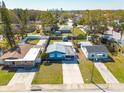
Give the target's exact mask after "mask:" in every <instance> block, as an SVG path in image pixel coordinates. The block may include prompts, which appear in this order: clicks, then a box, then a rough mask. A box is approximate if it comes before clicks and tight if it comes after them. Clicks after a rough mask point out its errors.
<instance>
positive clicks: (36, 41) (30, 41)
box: [26, 39, 39, 44]
mask: <svg viewBox="0 0 124 93" xmlns="http://www.w3.org/2000/svg"><path fill="white" fill-rule="evenodd" d="M26 42H27V43H28V44H37V43H38V42H39V39H28V40H27V41H26Z"/></svg>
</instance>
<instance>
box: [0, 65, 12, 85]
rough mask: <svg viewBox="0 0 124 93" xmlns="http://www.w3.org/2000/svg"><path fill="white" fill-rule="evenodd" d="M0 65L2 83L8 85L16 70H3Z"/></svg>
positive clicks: (0, 82)
mask: <svg viewBox="0 0 124 93" xmlns="http://www.w3.org/2000/svg"><path fill="white" fill-rule="evenodd" d="M2 68H3V67H2V66H0V85H7V84H8V83H9V81H10V80H11V79H12V77H13V75H14V72H9V71H8V70H3V69H2Z"/></svg>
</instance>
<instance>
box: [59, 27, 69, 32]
mask: <svg viewBox="0 0 124 93" xmlns="http://www.w3.org/2000/svg"><path fill="white" fill-rule="evenodd" d="M59 31H61V32H62V33H70V32H71V27H69V26H67V25H62V26H60V28H59Z"/></svg>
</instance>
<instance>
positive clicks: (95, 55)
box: [81, 43, 108, 60]
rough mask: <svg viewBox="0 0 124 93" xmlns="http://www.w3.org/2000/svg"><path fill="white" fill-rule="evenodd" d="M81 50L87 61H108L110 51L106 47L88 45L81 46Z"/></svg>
mask: <svg viewBox="0 0 124 93" xmlns="http://www.w3.org/2000/svg"><path fill="white" fill-rule="evenodd" d="M81 50H82V51H83V53H84V55H85V56H86V58H87V59H91V60H101V59H108V49H107V48H106V46H104V45H91V44H90V43H89V44H88V43H87V44H86V45H85V44H83V45H81Z"/></svg>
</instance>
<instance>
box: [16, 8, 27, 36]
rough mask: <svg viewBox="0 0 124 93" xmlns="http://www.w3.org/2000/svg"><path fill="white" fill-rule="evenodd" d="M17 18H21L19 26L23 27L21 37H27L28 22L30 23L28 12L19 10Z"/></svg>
mask: <svg viewBox="0 0 124 93" xmlns="http://www.w3.org/2000/svg"><path fill="white" fill-rule="evenodd" d="M17 16H18V18H19V24H20V25H21V32H20V34H21V36H22V38H24V36H27V32H26V30H27V22H28V10H27V9H26V10H22V9H18V10H17Z"/></svg>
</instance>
